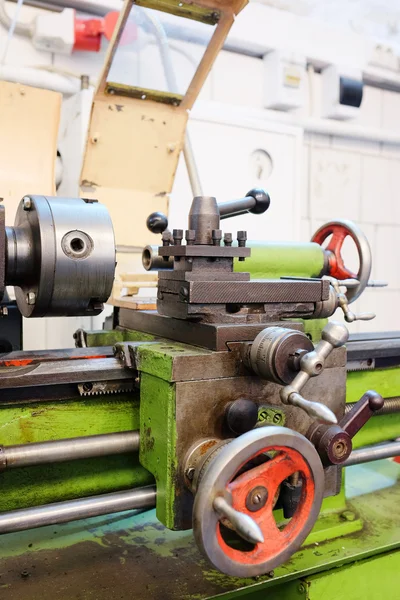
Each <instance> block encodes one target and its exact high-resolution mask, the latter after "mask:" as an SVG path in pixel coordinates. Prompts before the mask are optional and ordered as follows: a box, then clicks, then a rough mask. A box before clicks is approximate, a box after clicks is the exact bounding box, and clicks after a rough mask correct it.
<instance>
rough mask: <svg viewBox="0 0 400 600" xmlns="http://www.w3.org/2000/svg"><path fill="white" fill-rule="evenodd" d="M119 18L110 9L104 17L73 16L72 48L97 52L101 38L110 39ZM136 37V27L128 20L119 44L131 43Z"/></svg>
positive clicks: (117, 14) (117, 13)
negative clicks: (79, 17) (73, 39)
mask: <svg viewBox="0 0 400 600" xmlns="http://www.w3.org/2000/svg"><path fill="white" fill-rule="evenodd" d="M118 18H119V12H118V11H111V12H109V13H107V14H106V16H105V17H104V19H78V18H76V16H75V27H74V31H75V43H74V48H73V49H74V50H75V51H76V50H77V51H86V52H99V50H100V48H101V38H102V36H103V35H104V37H105V38H106V39H107V40H110V39H111V37H112V35H113V33H114V29H115V27H116V25H117V22H118ZM136 39H137V27H136V24H135V23H134V21H132V20H130V21H128V23H127V24H126V25H125V27H124V31H123V33H122V36H121V40H120V42H119V43H120V45H126V44H131V43H132V42H133V41H135V40H136Z"/></svg>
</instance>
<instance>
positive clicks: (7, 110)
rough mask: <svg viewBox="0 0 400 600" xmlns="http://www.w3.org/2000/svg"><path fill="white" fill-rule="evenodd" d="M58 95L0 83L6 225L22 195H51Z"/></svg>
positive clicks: (0, 181)
mask: <svg viewBox="0 0 400 600" xmlns="http://www.w3.org/2000/svg"><path fill="white" fill-rule="evenodd" d="M61 98H62V97H61V94H58V93H56V92H50V91H48V90H42V89H37V88H33V87H29V86H26V85H20V84H16V83H9V82H6V81H1V82H0V140H1V144H0V196H1V197H2V198H4V204H5V207H6V219H7V224H10V225H11V224H13V223H14V214H15V210H16V207H17V205H18V203H19V201H20V200H21V198H22V197H23V196H24V195H26V194H48V195H55V177H54V169H55V159H56V153H57V136H58V126H59V120H60V109H61Z"/></svg>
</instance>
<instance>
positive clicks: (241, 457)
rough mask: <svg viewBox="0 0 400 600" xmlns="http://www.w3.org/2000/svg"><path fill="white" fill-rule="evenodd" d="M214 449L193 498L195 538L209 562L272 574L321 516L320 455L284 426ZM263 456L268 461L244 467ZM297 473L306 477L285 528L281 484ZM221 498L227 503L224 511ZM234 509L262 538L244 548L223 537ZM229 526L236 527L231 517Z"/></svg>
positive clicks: (250, 573) (237, 571)
mask: <svg viewBox="0 0 400 600" xmlns="http://www.w3.org/2000/svg"><path fill="white" fill-rule="evenodd" d="M213 454H215V458H212V455H211V460H209V461H207V465H206V467H205V469H204V473H201V475H200V478H199V485H198V488H197V493H196V497H195V503H194V510H193V529H194V534H195V538H196V541H197V543H198V545H199V547H200V549H201V550H202V551H203V553H204V554H205V555H206V556H207V558H208V559H209V560H210V561H211V563H212V564H213V565H214V566H216V567H217V568H218V569H219V570H220V571H223V572H224V573H227V574H228V575H234V576H238V577H254V576H256V575H262V574H264V573H268V572H269V571H271V570H272V569H274V568H275V567H277V566H279V565H280V564H282V563H284V562H285V561H287V560H288V559H289V558H290V557H291V555H292V554H293V553H294V552H296V551H297V550H298V549H299V548H300V546H301V544H302V543H303V541H304V540H305V538H306V537H307V535H308V534H309V532H310V531H311V529H312V527H313V525H314V523H315V521H316V519H317V517H318V514H319V511H320V508H321V503H322V498H323V492H324V474H323V468H322V464H321V461H320V458H319V456H318V454H317V452H316V450H315V448H314V446H313V445H312V444H311V443H310V442H309V441H308V440H307V439H306V438H305V437H304V436H302V435H301V434H299V433H297V432H295V431H291V430H289V429H287V428H283V427H265V428H264V427H263V428H258V429H254V430H252V431H249V432H248V433H245V434H243V435H241V436H240V437H238V438H236V439H235V440H233V441H232V442H230V443H229V444H225V445H224V446H223V447H222V448H221V449H220V450H219V451H218V449H215V450H214V452H213ZM260 458H263V459H264V460H266V462H263V463H262V464H258V465H257V466H250V468H248V469H247V470H244V469H246V466H248V465H249V464H250V465H254V463H255V462H257V459H260ZM295 473H297V474H299V476H300V478H301V482H302V488H301V494H300V499H299V502H298V505H297V508H296V511H295V513H294V515H293V517H292V518H291V520H290V521H289V522H288V523H287V524H286V526H285V527H284V528H283V529H282V528H280V527H278V525H277V524H276V521H275V518H274V514H273V509H274V506H275V502H276V498H277V495H278V493H279V489H280V486H281V484H282V483H283V481H284V480H286V479H287V478H288V477H290V476H291V475H294V474H295ZM221 498H222V499H223V502H224V504H225V506H226V507H227V509H226V513H225V515H224V514H222V516H221V511H220V510H219V506H220V504H221V502H220V500H221ZM232 513H233V517H235V520H236V519H237V517H238V519H237V520H238V522H240V521H242V520H243V522H244V525H245V527H244V528H243V529H245V528H246V523H250V526H249V530H250V531H251V528H253V530H255V531H256V534H257V531H258V532H260V533H259V537H260V541H258V542H256V543H254V544H252V546H251V547H250V548H249V547H246V548H245V549H244V548H243V549H241V548H240V546H239V547H238V545H237V543H236V544H235V543H233V544H232V543H230V541H229V539H225V538H226V536H224V523H225V525H226V523H227V520H228V521H229V517H230V515H231V514H232ZM243 516H244V519H243ZM224 517H225V518H224ZM229 525H231V526H232V525H233V529H235V524H234V523H233V520H232V522H231V524H229V523H228V526H229ZM236 530H237V531H238V532H239V530H238V529H236ZM225 531H226V530H225ZM242 537H244V536H242Z"/></svg>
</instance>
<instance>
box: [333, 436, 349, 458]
mask: <svg viewBox="0 0 400 600" xmlns="http://www.w3.org/2000/svg"><path fill="white" fill-rule="evenodd" d="M348 451H349V447H348V445H347V443H346V440H345V439H338V440H337V441H336V442H335V443H334V444H333V446H332V453H333V455H334V456H335V458H343V457H344V456H346V454H347V453H348Z"/></svg>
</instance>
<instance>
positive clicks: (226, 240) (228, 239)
mask: <svg viewBox="0 0 400 600" xmlns="http://www.w3.org/2000/svg"><path fill="white" fill-rule="evenodd" d="M232 241H233V238H232V234H231V233H225V235H224V244H225V246H232Z"/></svg>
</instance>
